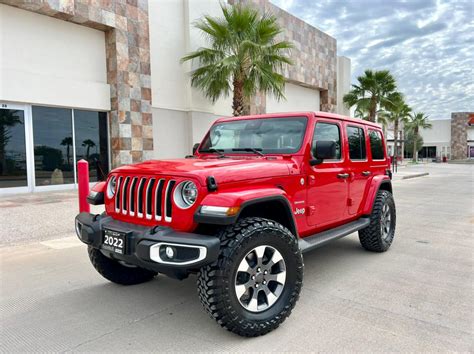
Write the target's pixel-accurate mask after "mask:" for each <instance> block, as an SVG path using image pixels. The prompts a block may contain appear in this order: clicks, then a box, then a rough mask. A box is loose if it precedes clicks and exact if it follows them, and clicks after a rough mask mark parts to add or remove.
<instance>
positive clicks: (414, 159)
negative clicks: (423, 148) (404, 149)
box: [413, 127, 418, 162]
mask: <svg viewBox="0 0 474 354" xmlns="http://www.w3.org/2000/svg"><path fill="white" fill-rule="evenodd" d="M417 142H418V127H415V129H414V130H413V162H416V161H417V160H418V159H417V156H416V155H417V154H418V149H417V146H416V143H417Z"/></svg>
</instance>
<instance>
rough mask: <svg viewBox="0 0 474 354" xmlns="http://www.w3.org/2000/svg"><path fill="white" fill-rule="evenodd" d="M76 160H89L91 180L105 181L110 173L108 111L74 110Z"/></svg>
mask: <svg viewBox="0 0 474 354" xmlns="http://www.w3.org/2000/svg"><path fill="white" fill-rule="evenodd" d="M74 131H75V138H76V160H77V161H79V160H80V159H84V160H87V161H88V162H89V180H90V181H91V182H95V181H103V180H104V179H105V178H106V177H107V173H108V166H109V161H108V150H107V113H105V112H92V111H81V110H74Z"/></svg>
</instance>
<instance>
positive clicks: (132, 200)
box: [129, 177, 138, 216]
mask: <svg viewBox="0 0 474 354" xmlns="http://www.w3.org/2000/svg"><path fill="white" fill-rule="evenodd" d="M137 181H138V177H134V178H133V179H132V184H131V185H130V202H129V203H130V215H131V216H134V215H135V208H136V204H137V203H135V200H136V198H135V197H136V194H137V191H136V187H137Z"/></svg>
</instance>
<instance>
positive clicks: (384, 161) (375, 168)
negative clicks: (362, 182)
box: [367, 128, 390, 177]
mask: <svg viewBox="0 0 474 354" xmlns="http://www.w3.org/2000/svg"><path fill="white" fill-rule="evenodd" d="M367 130H368V135H369V146H370V149H369V159H370V171H371V177H373V176H376V175H384V174H385V173H386V171H387V169H390V163H389V160H388V157H387V151H386V149H385V141H384V138H383V134H382V131H381V130H379V129H376V128H368V129H367Z"/></svg>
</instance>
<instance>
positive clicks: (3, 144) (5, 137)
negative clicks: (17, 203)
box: [0, 109, 27, 188]
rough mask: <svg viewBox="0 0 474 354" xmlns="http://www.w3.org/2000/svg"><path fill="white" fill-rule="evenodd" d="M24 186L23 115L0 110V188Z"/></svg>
mask: <svg viewBox="0 0 474 354" xmlns="http://www.w3.org/2000/svg"><path fill="white" fill-rule="evenodd" d="M26 185H27V180H26V143H25V119H24V113H23V111H21V110H16V109H0V188H6V187H23V186H26Z"/></svg>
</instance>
